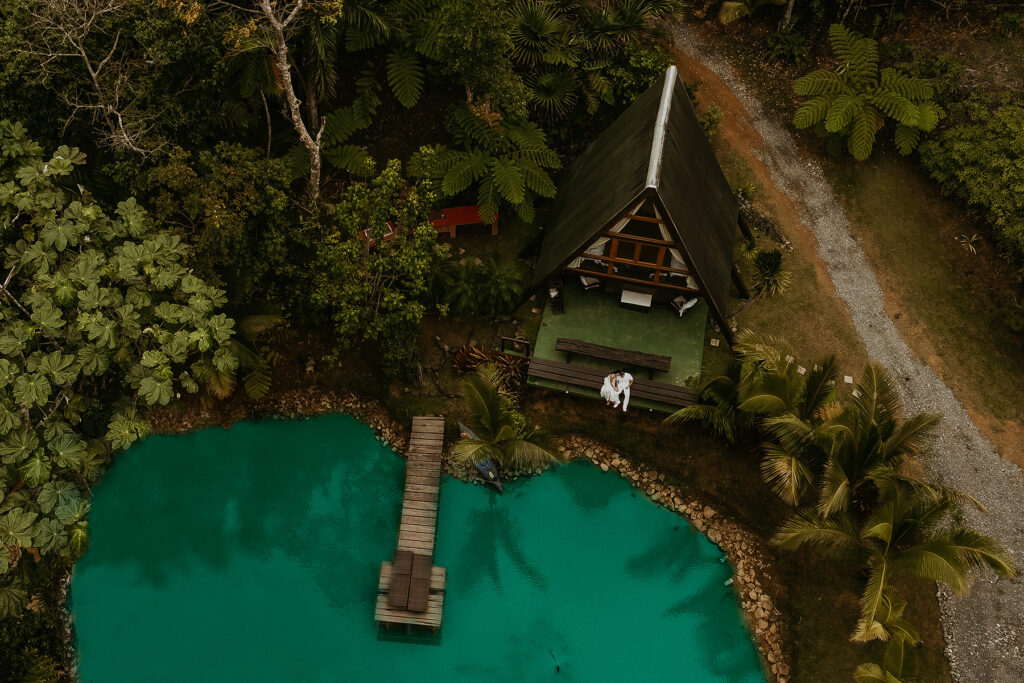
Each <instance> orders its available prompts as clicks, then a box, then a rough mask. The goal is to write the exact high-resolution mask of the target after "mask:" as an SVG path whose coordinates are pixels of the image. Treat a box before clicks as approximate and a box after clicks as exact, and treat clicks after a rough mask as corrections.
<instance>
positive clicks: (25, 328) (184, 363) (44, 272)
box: [0, 121, 237, 616]
mask: <svg viewBox="0 0 1024 683" xmlns="http://www.w3.org/2000/svg"><path fill="white" fill-rule="evenodd" d="M84 162H85V155H84V154H82V153H81V152H80V151H79V150H78V149H77V148H71V147H67V146H61V147H59V148H58V149H57V151H56V152H55V153H54V154H53V155H52V156H49V157H44V156H43V150H42V147H41V146H40V145H38V144H37V143H35V142H34V141H32V140H31V139H29V138H28V136H27V132H26V130H25V129H24V128H23V127H22V126H20V125H19V124H16V123H10V122H8V121H2V122H0V234H2V235H3V241H4V243H5V244H6V245H7V247H6V250H5V260H4V268H5V269H6V270H7V275H6V278H5V281H4V283H3V284H2V285H0V354H2V357H0V459H2V465H0V616H4V615H10V614H13V613H17V612H18V611H20V609H21V607H22V606H23V605H24V603H25V601H26V599H27V592H26V590H25V589H24V586H25V585H26V584H25V581H26V579H27V577H28V575H29V573H30V571H31V567H32V566H33V565H34V564H35V563H34V562H33V563H29V562H24V561H22V555H23V552H29V553H31V554H33V555H35V556H36V559H37V560H38V559H39V557H40V556H42V557H45V558H62V559H63V560H65V561H67V560H73V559H74V558H76V557H78V556H79V555H80V554H81V553H82V551H83V550H84V549H85V546H86V544H87V542H88V523H87V522H86V521H85V515H86V513H87V512H88V510H89V486H90V485H91V484H92V483H93V482H94V481H95V480H96V478H97V477H98V475H99V473H100V471H101V469H102V466H103V464H104V463H105V462H106V460H107V458H108V457H109V455H110V453H111V452H112V451H116V450H120V449H122V448H126V447H128V446H130V445H131V444H132V443H133V442H134V441H135V440H136V439H138V438H140V437H141V436H143V435H145V434H146V431H147V426H146V422H145V420H144V419H143V418H142V415H141V412H140V408H141V407H142V406H147V405H154V404H160V405H167V404H168V403H170V402H171V401H172V400H173V399H174V398H175V397H177V396H179V395H180V393H181V392H187V393H195V392H197V391H199V389H200V382H201V377H202V375H203V373H204V372H205V371H206V369H207V368H212V369H215V370H217V371H219V372H230V371H232V370H233V369H234V368H235V367H236V366H237V360H236V359H235V357H234V356H233V354H232V353H231V347H230V342H231V335H232V333H233V327H234V322H233V321H232V320H231V319H230V318H228V317H227V316H225V315H224V314H223V313H217V312H216V311H217V309H218V308H219V307H220V306H222V305H223V303H224V301H225V297H224V292H222V291H221V290H218V289H216V288H214V287H211V286H209V285H208V284H206V283H205V282H203V281H202V280H201V279H199V278H198V277H196V276H194V275H192V274H190V273H189V272H188V270H187V269H186V267H185V265H184V264H185V263H186V262H187V259H188V258H189V256H190V250H189V248H188V246H187V245H186V244H185V243H184V242H183V241H182V240H181V238H180V237H179V236H177V235H175V234H173V233H170V232H161V231H157V230H156V229H155V228H154V226H153V224H152V222H151V221H150V219H149V216H148V215H147V214H146V212H145V211H143V210H142V208H141V207H140V206H139V205H138V204H137V203H136V202H135V200H134V199H128V200H125V201H123V202H121V203H119V204H118V206H117V210H116V211H115V212H114V213H113V214H107V213H106V212H104V210H103V209H102V207H100V206H99V205H97V204H96V203H94V202H92V201H91V199H90V198H89V194H88V192H86V191H85V190H84V188H82V187H81V186H80V185H79V186H77V187H76V188H74V189H72V188H73V187H74V186H71V184H70V183H69V182H68V180H69V178H70V176H71V175H72V173H73V172H74V170H75V168H76V167H78V166H81V165H82V164H84Z"/></svg>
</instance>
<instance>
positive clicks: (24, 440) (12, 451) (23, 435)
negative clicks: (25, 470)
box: [0, 427, 39, 465]
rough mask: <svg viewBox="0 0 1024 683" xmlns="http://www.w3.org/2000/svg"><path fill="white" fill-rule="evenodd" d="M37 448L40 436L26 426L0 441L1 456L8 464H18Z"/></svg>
mask: <svg viewBox="0 0 1024 683" xmlns="http://www.w3.org/2000/svg"><path fill="white" fill-rule="evenodd" d="M37 448H39V438H38V437H37V436H36V433H35V432H33V431H30V430H28V429H26V428H25V427H19V428H17V429H15V430H14V431H12V432H10V433H9V434H7V435H6V436H5V437H4V438H3V441H0V457H2V458H3V462H4V463H6V464H8V465H12V464H17V463H19V462H21V461H22V460H24V459H25V458H27V457H28V456H29V455H31V454H32V452H33V451H35V450H36V449H37Z"/></svg>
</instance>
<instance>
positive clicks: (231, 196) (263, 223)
mask: <svg viewBox="0 0 1024 683" xmlns="http://www.w3.org/2000/svg"><path fill="white" fill-rule="evenodd" d="M292 179H293V178H292V176H291V174H290V172H289V169H288V166H287V164H286V163H285V161H284V160H282V159H267V158H265V156H264V154H263V153H262V152H260V151H259V150H257V149H253V148H251V147H243V146H242V145H236V144H231V143H227V142H222V143H219V144H218V145H216V147H214V148H213V149H212V150H203V151H201V152H198V153H190V152H187V151H185V150H183V149H181V148H174V149H172V150H170V152H169V153H168V155H167V157H166V159H164V160H163V161H161V163H159V164H157V165H154V166H152V167H151V168H149V169H147V170H145V171H144V172H142V173H139V174H137V175H136V177H134V178H133V179H132V180H131V186H132V187H134V188H135V190H136V192H138V193H139V194H140V195H144V196H146V197H147V198H148V199H147V206H149V207H150V209H151V211H152V213H153V215H154V217H155V218H156V219H157V220H159V221H161V222H163V223H165V224H168V225H174V226H176V227H178V228H179V229H180V230H181V231H182V232H183V233H184V234H185V236H186V237H187V238H188V239H189V241H190V242H191V243H192V244H194V245H195V247H196V251H195V255H194V256H193V257H192V267H193V268H194V269H195V272H196V274H197V275H199V276H200V277H202V278H203V279H205V280H208V281H211V282H217V283H220V282H223V283H225V284H226V285H227V289H228V290H229V293H230V296H231V298H232V300H233V301H244V302H249V301H251V300H252V299H253V298H255V297H257V296H258V294H257V293H258V292H260V291H265V290H266V289H267V285H268V282H267V281H268V279H270V277H271V276H273V275H278V274H281V271H282V269H286V268H288V266H289V264H288V263H287V262H286V261H287V259H286V258H285V255H284V253H283V252H284V251H285V250H284V249H282V248H281V245H282V244H288V243H289V242H290V241H291V240H292V239H294V238H293V237H292V234H293V233H294V226H293V225H292V222H291V220H290V218H289V213H290V212H289V208H290V206H291V203H290V200H289V192H290V185H291V182H292Z"/></svg>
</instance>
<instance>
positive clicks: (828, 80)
mask: <svg viewBox="0 0 1024 683" xmlns="http://www.w3.org/2000/svg"><path fill="white" fill-rule="evenodd" d="M842 87H843V77H842V76H840V75H839V74H837V73H835V72H834V71H826V70H819V71H812V72H811V73H809V74H806V75H804V76H801V77H800V78H798V79H796V82H795V83H794V84H793V91H794V92H796V94H797V95H804V96H816V95H833V94H835V93H837V92H839V90H840V89H841V88H842Z"/></svg>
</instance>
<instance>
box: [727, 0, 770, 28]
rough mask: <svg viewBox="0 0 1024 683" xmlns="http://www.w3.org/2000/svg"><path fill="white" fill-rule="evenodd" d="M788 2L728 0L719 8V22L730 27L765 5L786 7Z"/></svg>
mask: <svg viewBox="0 0 1024 683" xmlns="http://www.w3.org/2000/svg"><path fill="white" fill-rule="evenodd" d="M786 2H787V0H726V1H725V2H723V3H722V5H721V7H719V8H718V21H720V22H722V23H723V24H726V25H729V24H731V23H732V22H734V21H736V20H737V19H742V18H743V17H745V16H747V15H749V14H752V13H753V12H754V10H756V9H757V8H758V7H762V6H763V5H785V4H786Z"/></svg>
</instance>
